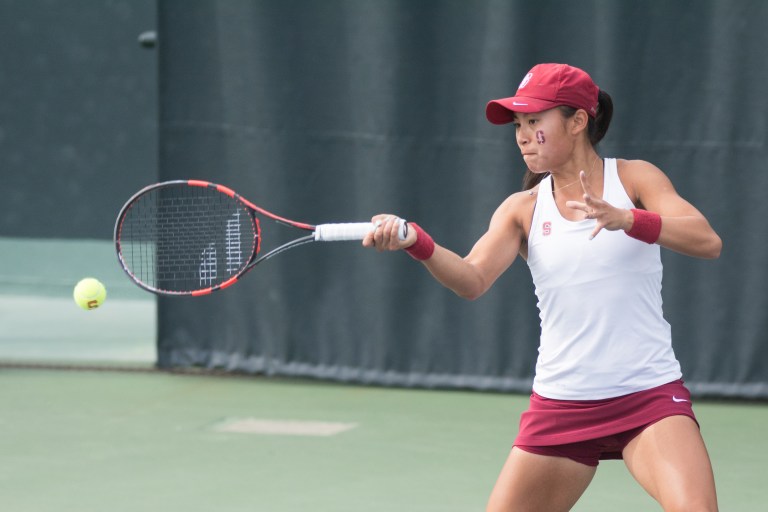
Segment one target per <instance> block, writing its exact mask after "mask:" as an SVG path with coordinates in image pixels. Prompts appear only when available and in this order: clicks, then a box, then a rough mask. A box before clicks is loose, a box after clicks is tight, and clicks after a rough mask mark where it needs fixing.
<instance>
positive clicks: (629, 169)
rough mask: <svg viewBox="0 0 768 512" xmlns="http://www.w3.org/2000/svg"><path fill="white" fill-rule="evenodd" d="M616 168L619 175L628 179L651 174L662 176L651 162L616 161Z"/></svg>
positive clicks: (659, 170) (618, 159) (619, 159)
mask: <svg viewBox="0 0 768 512" xmlns="http://www.w3.org/2000/svg"><path fill="white" fill-rule="evenodd" d="M616 168H617V169H618V171H619V175H622V176H628V177H643V176H644V175H645V176H649V175H652V174H664V172H663V171H662V170H661V169H659V168H658V167H657V166H655V165H654V164H652V163H651V162H647V161H645V160H624V159H622V158H617V159H616Z"/></svg>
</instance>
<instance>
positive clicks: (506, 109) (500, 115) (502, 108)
mask: <svg viewBox="0 0 768 512" xmlns="http://www.w3.org/2000/svg"><path fill="white" fill-rule="evenodd" d="M557 105H558V104H557V103H555V102H554V101H547V100H540V99H537V98H528V97H525V96H514V97H512V98H503V99H500V100H492V101H489V102H488V105H486V107H485V117H487V118H488V121H490V122H491V123H493V124H507V123H511V122H512V120H513V119H514V115H515V112H522V113H524V114H532V113H534V112H542V111H544V110H549V109H551V108H554V107H556V106H557Z"/></svg>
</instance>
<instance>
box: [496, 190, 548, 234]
mask: <svg viewBox="0 0 768 512" xmlns="http://www.w3.org/2000/svg"><path fill="white" fill-rule="evenodd" d="M537 189H538V185H536V187H534V188H532V189H531V190H523V191H520V192H515V193H513V194H511V195H509V196H507V198H506V199H505V200H504V201H503V202H502V203H501V204H500V205H499V207H498V208H497V209H496V213H495V214H494V217H495V218H496V219H499V220H502V219H503V221H504V222H505V223H514V224H516V225H517V226H518V227H522V226H525V225H527V224H529V223H530V219H531V215H532V214H533V209H534V207H535V206H536V191H537Z"/></svg>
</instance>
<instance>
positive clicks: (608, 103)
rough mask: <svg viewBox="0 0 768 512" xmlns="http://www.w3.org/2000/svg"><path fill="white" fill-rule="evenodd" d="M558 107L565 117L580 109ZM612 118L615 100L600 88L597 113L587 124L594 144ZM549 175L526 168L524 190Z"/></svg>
mask: <svg viewBox="0 0 768 512" xmlns="http://www.w3.org/2000/svg"><path fill="white" fill-rule="evenodd" d="M557 108H559V109H560V111H561V112H562V113H563V117H565V118H566V119H568V118H570V117H573V115H574V114H575V113H576V112H577V111H578V109H576V108H573V107H569V106H566V105H562V106H560V107H557ZM612 118H613V100H612V99H611V96H610V95H609V94H608V93H607V92H605V91H604V90H602V89H600V90H599V91H598V93H597V115H595V117H594V118H592V117H590V118H589V123H588V124H587V136H588V137H589V142H590V143H591V144H592V146H597V145H598V143H599V142H600V141H601V140H603V137H605V134H606V133H608V127H609V126H610V125H611V119H612ZM548 175H549V173H546V172H540V173H534V172H531V171H529V170H527V169H526V171H525V176H523V190H530V189H532V188H533V187H535V186H536V185H538V184H539V182H540V181H541V180H543V179H544V178H546V177H547V176H548Z"/></svg>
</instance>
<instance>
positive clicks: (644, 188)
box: [620, 160, 723, 259]
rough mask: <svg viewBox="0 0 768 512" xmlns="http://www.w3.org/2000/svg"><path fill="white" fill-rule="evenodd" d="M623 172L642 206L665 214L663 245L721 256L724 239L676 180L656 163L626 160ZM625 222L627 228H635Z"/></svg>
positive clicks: (696, 254) (688, 252) (701, 255)
mask: <svg viewBox="0 0 768 512" xmlns="http://www.w3.org/2000/svg"><path fill="white" fill-rule="evenodd" d="M621 167H622V169H621V172H620V176H621V178H622V182H623V183H624V184H625V187H626V188H627V191H628V192H629V193H630V197H632V198H633V199H634V202H635V204H636V205H637V207H638V208H642V209H645V210H648V211H650V212H655V213H658V214H659V215H660V216H661V233H660V234H659V238H658V240H657V241H656V243H658V244H659V245H661V246H662V247H666V248H667V249H671V250H673V251H676V252H679V253H681V254H685V255H688V256H693V257H696V258H707V259H712V258H717V257H719V256H720V250H721V249H722V246H723V242H722V240H721V239H720V237H719V236H718V235H717V233H716V232H715V230H714V229H712V226H710V225H709V222H708V221H707V219H706V217H704V215H703V214H702V213H701V212H700V211H699V210H698V209H697V208H696V207H694V206H693V205H692V204H691V203H689V202H688V201H686V200H685V199H683V198H682V197H681V196H680V195H679V194H678V193H677V191H676V190H675V187H674V186H673V185H672V181H671V180H670V179H669V177H667V175H666V174H664V172H663V171H661V169H659V168H658V167H656V166H655V165H653V164H651V163H648V162H645V161H642V160H633V161H623V162H622V166H621ZM631 227H632V226H631V223H630V224H629V226H628V227H627V226H625V227H624V229H625V231H629V230H630V229H631Z"/></svg>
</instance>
